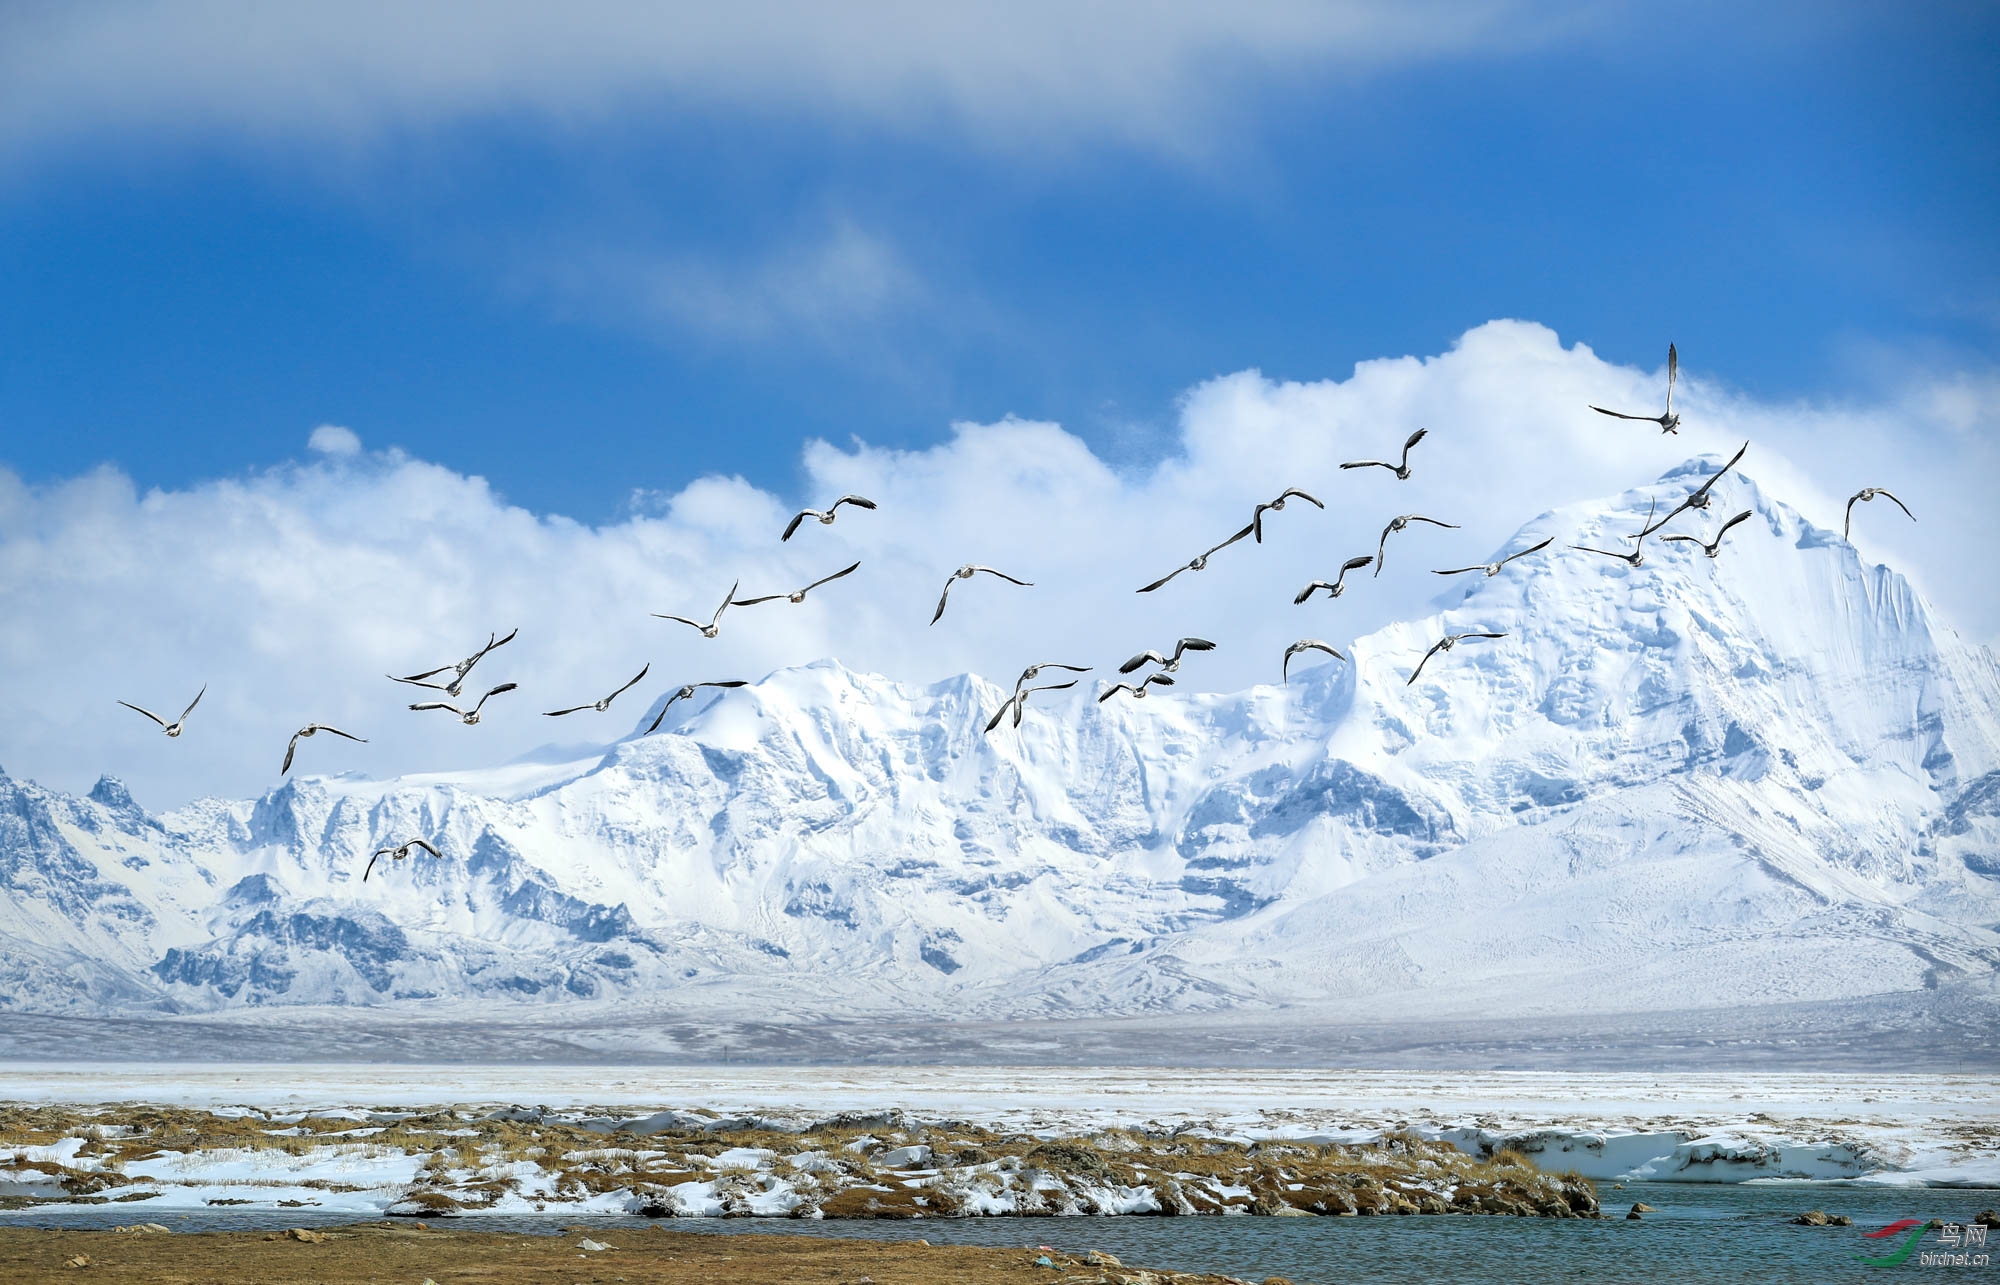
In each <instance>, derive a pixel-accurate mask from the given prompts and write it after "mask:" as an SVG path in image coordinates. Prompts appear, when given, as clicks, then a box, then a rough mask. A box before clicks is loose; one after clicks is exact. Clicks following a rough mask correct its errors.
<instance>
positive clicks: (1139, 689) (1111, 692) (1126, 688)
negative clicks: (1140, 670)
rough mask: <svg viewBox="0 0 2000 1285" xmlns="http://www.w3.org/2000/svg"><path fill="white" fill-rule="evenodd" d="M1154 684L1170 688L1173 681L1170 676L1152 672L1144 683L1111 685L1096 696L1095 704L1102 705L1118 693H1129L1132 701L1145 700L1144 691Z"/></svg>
mask: <svg viewBox="0 0 2000 1285" xmlns="http://www.w3.org/2000/svg"><path fill="white" fill-rule="evenodd" d="M1155 683H1158V684H1159V685H1160V686H1162V687H1172V686H1173V685H1174V680H1173V678H1172V677H1171V676H1170V675H1167V674H1163V673H1161V672H1159V671H1158V670H1154V671H1153V672H1152V673H1150V674H1148V675H1146V678H1145V681H1144V682H1141V683H1137V684H1134V683H1113V684H1112V685H1111V686H1109V687H1107V688H1105V689H1104V690H1103V691H1101V692H1099V693H1098V694H1097V703H1098V704H1099V705H1102V704H1103V703H1104V702H1105V701H1108V700H1110V699H1111V698H1112V697H1113V696H1116V695H1117V694H1118V693H1119V692H1130V693H1132V699H1133V700H1144V699H1145V698H1146V689H1147V688H1148V687H1151V686H1152V685H1153V684H1155Z"/></svg>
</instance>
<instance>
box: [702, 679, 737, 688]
mask: <svg viewBox="0 0 2000 1285" xmlns="http://www.w3.org/2000/svg"><path fill="white" fill-rule="evenodd" d="M749 685H750V680H749V679H747V678H724V679H719V680H716V681H714V682H707V683H695V684H694V686H696V687H748V686H749Z"/></svg>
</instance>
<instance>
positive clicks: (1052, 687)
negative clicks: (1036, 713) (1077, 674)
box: [986, 665, 1077, 732]
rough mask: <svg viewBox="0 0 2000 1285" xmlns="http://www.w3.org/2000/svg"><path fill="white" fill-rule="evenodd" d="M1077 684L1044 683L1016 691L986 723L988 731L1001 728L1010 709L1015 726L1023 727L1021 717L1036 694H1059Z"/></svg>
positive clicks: (1068, 667) (1001, 703)
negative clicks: (1002, 721)
mask: <svg viewBox="0 0 2000 1285" xmlns="http://www.w3.org/2000/svg"><path fill="white" fill-rule="evenodd" d="M1062 668H1064V669H1075V668H1076V666H1075V665H1064V666H1062ZM1076 684H1077V680H1076V679H1074V678H1072V679H1070V680H1069V681H1068V682H1066V683H1044V684H1043V685H1042V686H1040V687H1023V688H1018V689H1016V690H1015V692H1014V694H1013V695H1012V696H1009V697H1008V698H1007V699H1006V700H1004V701H1001V702H1000V708H999V709H998V710H997V711H995V713H994V715H993V717H992V718H990V719H988V720H987V721H986V730H987V731H989V732H990V731H992V730H993V729H994V728H996V727H998V726H1000V720H1001V719H1003V718H1005V717H1006V716H1007V711H1008V710H1010V709H1011V710H1013V711H1014V726H1016V727H1019V726H1020V725H1021V715H1022V714H1023V713H1025V712H1026V711H1027V708H1028V697H1030V696H1032V695H1033V694H1034V693H1036V692H1059V691H1062V690H1063V689H1064V688H1066V687H1074V686H1076Z"/></svg>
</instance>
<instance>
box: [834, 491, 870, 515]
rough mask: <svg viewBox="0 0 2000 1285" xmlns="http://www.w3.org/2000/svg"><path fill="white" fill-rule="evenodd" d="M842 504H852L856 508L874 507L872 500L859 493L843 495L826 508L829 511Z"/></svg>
mask: <svg viewBox="0 0 2000 1285" xmlns="http://www.w3.org/2000/svg"><path fill="white" fill-rule="evenodd" d="M843 504H852V505H853V506H854V507H855V508H857V509H872V508H874V507H875V501H873V500H870V499H865V498H863V497H862V496H859V495H843V496H841V497H840V498H839V499H837V500H835V501H834V502H833V503H832V504H829V505H827V506H826V510H827V512H829V513H831V512H833V511H834V510H835V509H837V508H839V507H840V506H841V505H843Z"/></svg>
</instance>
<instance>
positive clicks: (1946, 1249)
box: [1854, 1218, 1992, 1267]
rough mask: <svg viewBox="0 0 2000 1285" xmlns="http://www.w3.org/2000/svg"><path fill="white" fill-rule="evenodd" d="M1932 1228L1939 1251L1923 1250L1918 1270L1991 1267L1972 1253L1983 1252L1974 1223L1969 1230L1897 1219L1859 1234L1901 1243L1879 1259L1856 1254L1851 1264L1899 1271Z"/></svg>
mask: <svg viewBox="0 0 2000 1285" xmlns="http://www.w3.org/2000/svg"><path fill="white" fill-rule="evenodd" d="M1933 1226H1937V1227H1938V1243H1939V1244H1940V1245H1942V1246H1943V1248H1941V1249H1926V1250H1923V1252H1922V1253H1921V1254H1920V1255H1919V1256H1918V1258H1917V1264H1918V1265H1919V1266H1921V1267H1986V1266H1989V1265H1990V1264H1991V1261H1992V1260H1991V1258H1990V1257H1989V1256H1988V1255H1986V1254H1983V1253H1979V1254H1975V1253H1973V1252H1972V1251H1973V1250H1974V1249H1975V1248H1977V1249H1984V1248H1985V1246H1986V1228H1984V1227H1982V1226H1980V1225H1979V1224H1977V1223H1975V1224H1973V1225H1972V1226H1969V1227H1961V1226H1959V1225H1958V1224H1957V1223H1943V1224H1934V1223H1928V1222H1923V1221H1921V1220H1919V1219H1916V1218H1899V1219H1897V1220H1896V1221H1895V1222H1892V1223H1890V1224H1889V1225H1888V1226H1887V1227H1882V1228H1878V1229H1876V1230H1875V1231H1871V1232H1863V1233H1862V1234H1863V1235H1864V1236H1866V1237H1867V1238H1868V1239H1869V1240H1888V1239H1890V1238H1891V1237H1895V1236H1901V1237H1902V1240H1901V1241H1899V1242H1898V1243H1897V1245H1896V1247H1895V1248H1894V1249H1892V1250H1890V1251H1889V1252H1888V1253H1887V1254H1884V1255H1883V1256H1881V1257H1880V1258H1870V1257H1868V1256H1867V1255H1865V1254H1856V1255H1855V1256H1854V1258H1855V1261H1856V1262H1859V1263H1862V1264H1864V1265H1866V1266H1869V1267H1900V1266H1902V1265H1903V1264H1904V1263H1906V1262H1908V1261H1909V1260H1910V1256H1911V1255H1912V1254H1917V1253H1918V1247H1919V1246H1920V1245H1921V1244H1922V1242H1923V1239H1924V1233H1925V1232H1927V1231H1929V1230H1930V1229H1931V1228H1932V1227H1933Z"/></svg>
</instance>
